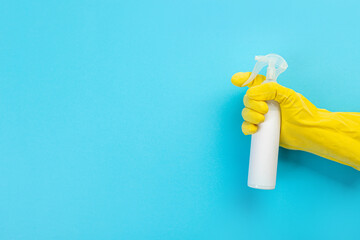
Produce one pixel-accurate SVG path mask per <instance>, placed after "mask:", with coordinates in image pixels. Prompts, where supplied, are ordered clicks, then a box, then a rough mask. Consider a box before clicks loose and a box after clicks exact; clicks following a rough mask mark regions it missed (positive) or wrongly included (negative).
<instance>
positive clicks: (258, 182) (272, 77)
mask: <svg viewBox="0 0 360 240" xmlns="http://www.w3.org/2000/svg"><path fill="white" fill-rule="evenodd" d="M255 60H257V61H258V62H257V63H256V65H255V67H254V70H253V71H252V73H251V75H250V77H249V79H248V80H247V81H246V82H245V83H244V84H243V86H245V85H246V84H248V83H249V82H251V81H252V80H254V78H255V77H256V75H257V74H258V73H259V72H260V70H261V69H262V68H263V67H265V66H268V68H267V73H266V80H265V81H264V82H263V83H267V82H276V79H277V77H278V76H279V75H280V73H282V72H284V71H285V70H286V68H287V67H288V65H287V63H286V61H285V59H283V58H282V57H281V56H279V55H276V54H268V55H266V56H256V57H255ZM267 104H268V106H269V111H268V112H267V113H266V114H265V121H264V122H263V123H261V124H259V125H258V131H257V132H256V133H255V134H253V135H252V137H251V149H250V163H249V175H248V186H249V187H252V188H258V189H274V188H275V184H276V171H277V163H278V152H279V141H280V120H281V118H280V106H279V104H278V103H277V102H275V101H267Z"/></svg>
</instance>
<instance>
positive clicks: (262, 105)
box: [244, 95, 269, 114]
mask: <svg viewBox="0 0 360 240" xmlns="http://www.w3.org/2000/svg"><path fill="white" fill-rule="evenodd" d="M244 105H245V107H247V108H250V109H252V110H255V111H257V112H259V113H262V114H265V113H267V112H268V110H269V107H268V105H267V103H266V102H265V101H257V100H254V99H251V98H249V97H248V96H247V95H245V96H244Z"/></svg>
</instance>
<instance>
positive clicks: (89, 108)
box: [0, 0, 360, 239]
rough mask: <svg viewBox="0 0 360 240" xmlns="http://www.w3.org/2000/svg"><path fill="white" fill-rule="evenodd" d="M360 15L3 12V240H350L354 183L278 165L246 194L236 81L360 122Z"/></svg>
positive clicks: (345, 7)
mask: <svg viewBox="0 0 360 240" xmlns="http://www.w3.org/2000/svg"><path fill="white" fill-rule="evenodd" d="M359 11H360V5H359V4H357V1H352V2H346V1H339V2H335V1H309V0H306V1H298V2H295V1H294V2H291V1H250V0H249V1H37V0H34V1H4V0H3V1H1V7H0V115H1V117H0V153H1V155H0V156H1V157H0V191H1V192H0V239H325V238H326V239H355V238H356V237H357V236H358V232H359V230H358V229H359V222H360V220H359V219H360V217H359V213H360V208H359V202H360V182H359V180H360V173H359V172H357V171H356V170H354V169H352V168H350V167H347V166H342V165H340V164H337V163H334V162H331V161H328V160H326V159H323V158H320V157H317V156H314V155H311V154H308V153H304V152H299V151H288V150H284V149H282V150H281V151H280V157H279V168H278V182H277V188H276V190H274V191H260V190H254V189H250V188H248V187H247V185H246V181H247V168H248V157H249V147H250V137H248V136H244V135H242V132H241V123H242V118H241V110H242V108H243V103H242V98H243V95H244V94H245V91H246V89H241V88H236V87H234V86H233V85H232V84H231V82H230V79H231V76H232V75H233V74H234V73H235V72H238V71H251V70H252V68H253V66H254V64H255V61H254V56H255V55H259V54H267V53H272V52H273V53H278V54H280V55H282V56H283V57H284V58H285V59H286V60H287V61H288V64H289V68H288V70H287V71H286V72H285V73H283V74H282V75H281V76H280V78H279V81H280V82H281V83H282V84H283V85H285V86H287V87H290V88H293V89H295V90H296V91H298V92H301V93H302V94H303V95H305V96H306V97H308V98H309V99H310V100H311V101H312V102H313V103H314V104H315V105H317V106H318V107H320V108H326V109H328V110H331V111H359V110H360V107H359V106H360V101H359V89H360V81H359V76H358V72H359V70H358V69H359V66H360V60H359V57H360V30H359V23H360V20H359V17H358V16H359Z"/></svg>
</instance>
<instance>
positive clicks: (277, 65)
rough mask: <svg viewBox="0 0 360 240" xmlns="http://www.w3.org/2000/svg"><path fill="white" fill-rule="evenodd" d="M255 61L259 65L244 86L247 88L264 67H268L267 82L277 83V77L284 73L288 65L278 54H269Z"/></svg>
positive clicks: (258, 57)
mask: <svg viewBox="0 0 360 240" xmlns="http://www.w3.org/2000/svg"><path fill="white" fill-rule="evenodd" d="M255 60H256V61H257V63H256V64H255V67H254V69H253V71H252V72H251V75H250V77H249V79H248V80H247V81H246V82H245V83H244V84H243V85H242V86H245V85H246V84H248V83H250V82H251V81H252V80H254V78H255V77H256V75H258V73H259V72H260V71H261V69H263V67H265V66H267V65H268V68H267V72H266V82H276V79H277V77H278V76H279V75H280V73H282V72H284V71H285V70H286V69H287V67H288V64H287V63H286V61H285V59H284V58H282V57H281V56H279V55H277V54H268V55H266V56H256V57H255Z"/></svg>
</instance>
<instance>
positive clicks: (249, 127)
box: [241, 121, 258, 135]
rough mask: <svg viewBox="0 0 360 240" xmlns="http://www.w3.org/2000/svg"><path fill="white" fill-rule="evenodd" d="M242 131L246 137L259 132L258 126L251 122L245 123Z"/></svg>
mask: <svg viewBox="0 0 360 240" xmlns="http://www.w3.org/2000/svg"><path fill="white" fill-rule="evenodd" d="M241 129H242V131H243V133H244V134H245V135H251V134H254V133H256V132H257V130H258V126H257V125H255V124H252V123H249V122H246V121H245V122H243V124H242V126H241Z"/></svg>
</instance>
